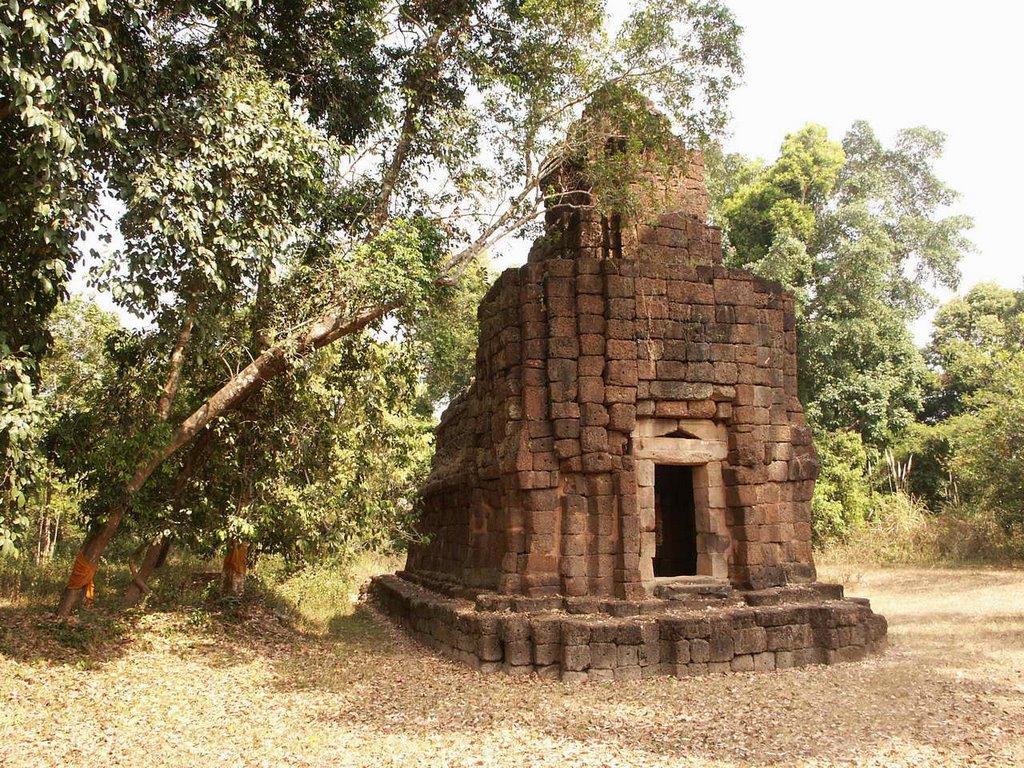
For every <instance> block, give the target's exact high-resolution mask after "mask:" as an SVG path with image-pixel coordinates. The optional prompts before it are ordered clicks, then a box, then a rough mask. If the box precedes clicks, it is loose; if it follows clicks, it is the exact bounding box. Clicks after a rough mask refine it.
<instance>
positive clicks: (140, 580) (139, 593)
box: [124, 537, 171, 608]
mask: <svg viewBox="0 0 1024 768" xmlns="http://www.w3.org/2000/svg"><path fill="white" fill-rule="evenodd" d="M170 549H171V540H170V539H167V538H163V537H160V538H158V539H156V540H155V541H152V542H150V544H149V546H148V547H146V554H145V556H143V558H142V562H140V563H139V568H138V570H135V569H134V568H132V581H131V583H130V584H129V585H128V589H126V590H125V593H124V607H125V608H131V607H132V606H133V605H135V604H136V603H137V602H139V600H141V599H142V598H143V596H144V595H148V594H149V593H150V592H151V591H152V590H151V589H150V586H149V584H148V583H147V582H148V581H149V577H150V576H151V575H152V573H153V571H155V570H156V569H157V568H159V567H160V566H161V565H163V562H164V560H166V558H167V553H168V552H169V551H170Z"/></svg>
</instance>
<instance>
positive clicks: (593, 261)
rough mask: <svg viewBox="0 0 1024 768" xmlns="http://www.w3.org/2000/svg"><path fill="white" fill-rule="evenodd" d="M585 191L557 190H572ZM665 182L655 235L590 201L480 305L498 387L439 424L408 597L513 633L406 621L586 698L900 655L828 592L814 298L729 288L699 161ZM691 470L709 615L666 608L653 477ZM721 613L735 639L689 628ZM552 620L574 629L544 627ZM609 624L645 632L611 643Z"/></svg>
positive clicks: (481, 391) (748, 278)
mask: <svg viewBox="0 0 1024 768" xmlns="http://www.w3.org/2000/svg"><path fill="white" fill-rule="evenodd" d="M579 172H580V169H578V168H570V167H565V168H561V169H559V170H558V171H556V173H557V174H558V175H559V176H560V177H562V178H560V180H561V181H565V182H567V183H571V182H573V181H574V180H575V179H574V177H572V174H576V173H579ZM565 174H568V176H565ZM652 182H653V183H655V184H656V185H664V187H665V192H666V196H665V199H667V200H668V210H667V212H666V213H664V214H663V215H662V216H660V217H659V218H658V219H657V220H656V221H653V222H643V223H632V222H628V221H624V220H620V219H619V217H602V216H601V215H600V214H599V213H597V209H596V208H593V207H589V206H588V205H586V203H587V200H586V195H585V193H579V195H580V199H578V200H575V201H574V204H573V205H572V206H570V207H565V208H560V207H558V206H554V207H552V208H549V210H548V211H547V212H546V217H545V223H546V227H547V233H546V237H545V238H544V239H542V240H541V241H539V242H538V244H537V245H536V246H535V247H534V249H533V250H531V252H530V257H529V261H528V263H527V264H526V265H524V266H523V267H520V268H518V269H511V270H507V271H506V272H505V273H503V274H502V275H501V276H500V277H499V278H498V279H497V280H496V281H495V283H494V285H493V286H492V287H491V289H490V290H489V291H488V293H487V295H486V296H485V298H484V299H483V301H482V302H481V305H480V308H479V314H478V316H479V323H480V337H479V348H478V351H477V359H476V375H475V378H474V380H473V383H472V384H471V385H470V387H469V388H468V390H467V391H466V392H465V393H464V394H462V395H461V396H459V397H457V398H456V399H455V400H454V401H453V402H452V403H451V405H450V406H449V408H448V409H447V410H446V411H445V413H444V415H443V416H442V418H441V421H440V424H439V425H438V428H437V433H436V441H435V442H436V451H435V456H434V459H433V464H432V469H431V473H430V476H429V477H428V479H427V481H426V482H425V484H424V485H423V487H422V488H421V491H420V496H419V500H418V502H417V511H418V513H419V529H420V532H421V533H422V534H424V535H423V536H422V537H420V538H418V539H417V541H416V542H414V543H413V544H411V545H410V548H409V555H408V561H407V565H406V570H405V571H404V572H403V579H402V580H401V581H402V583H409V584H413V583H414V584H415V585H419V586H421V587H423V588H424V589H427V590H428V594H429V595H441V596H444V597H446V598H451V599H453V600H455V599H461V598H469V597H472V598H475V604H474V608H475V610H476V612H477V613H478V614H480V615H491V616H492V617H493V616H494V615H498V616H499V619H497V620H496V621H495V622H494V623H493V627H491V628H490V631H485V628H484V627H482V626H477V625H469V626H464V625H463V624H459V625H458V626H457V627H454V628H452V627H448V624H446V620H445V619H443V618H442V617H441V614H442V613H444V611H442V610H441V609H440V608H438V607H437V606H435V608H434V613H433V614H431V615H426V614H422V611H421V610H420V607H419V604H418V603H417V606H416V607H413V606H411V605H410V606H404V607H403V608H402V609H401V610H404V611H406V613H408V614H415V616H416V619H415V622H412V623H411V624H410V626H412V627H413V628H414V631H415V632H416V633H418V634H423V633H426V634H427V635H428V636H429V637H430V638H432V642H434V643H436V644H438V645H439V646H450V647H451V648H453V649H454V650H455V651H457V652H458V653H459V654H462V655H461V656H459V658H461V659H462V660H464V661H466V662H467V663H473V664H474V666H475V665H476V664H479V665H480V666H481V668H484V667H485V666H486V665H497V666H499V667H500V668H501V669H505V670H508V671H514V673H515V674H519V673H521V671H522V670H523V669H527V668H535V670H536V672H537V674H539V675H540V674H543V675H545V676H551V675H553V674H554V672H553V671H552V670H553V669H558V670H559V674H560V675H561V676H562V677H563V679H566V676H567V675H569V676H572V677H574V678H575V677H578V678H580V679H582V678H588V679H589V678H590V677H594V678H595V679H596V678H600V677H608V676H613V677H614V676H615V675H618V678H617V679H633V676H634V675H636V674H638V673H637V672H636V671H635V670H641V672H640V673H639V674H641V675H645V674H652V673H651V672H647V671H646V670H648V669H651V668H654V667H658V668H659V669H660V668H662V667H665V666H666V665H667V667H668V668H671V672H670V673H672V674H704V673H711V672H721V671H728V670H730V669H732V668H734V667H735V668H737V669H748V668H750V669H770V668H783V669H784V668H787V667H789V666H799V665H800V664H806V663H824V662H829V661H835V660H845V659H852V658H854V657H857V656H858V655H859V654H860V655H862V654H863V653H866V652H867V650H864V649H868V650H870V649H872V648H874V647H877V646H878V645H880V644H881V643H882V642H884V637H885V633H886V625H885V621H884V619H883V618H881V617H878V616H875V615H874V614H872V613H871V612H870V610H869V609H868V608H867V607H866V606H861V605H859V604H857V603H855V602H853V601H848V600H843V599H842V594H841V592H835V591H833V592H831V593H830V592H828V590H827V589H824V588H816V589H817V590H818V591H815V589H812V588H810V587H809V586H805V585H811V584H813V583H814V580H815V578H816V574H815V569H814V562H813V558H812V554H811V546H810V541H811V525H810V521H811V516H810V501H811V497H812V494H813V490H814V482H815V479H816V478H817V474H818V461H817V456H816V454H815V451H814V447H813V443H812V441H811V435H810V430H809V429H808V428H807V424H806V420H805V418H804V414H803V409H802V407H801V405H800V403H799V400H798V398H797V388H796V383H797V382H796V370H797V367H796V356H795V350H796V335H795V319H794V302H793V299H792V297H791V296H788V295H786V294H784V293H782V292H781V289H780V288H779V287H778V286H777V285H775V284H772V283H768V282H765V281H763V280H760V279H759V278H756V277H754V276H752V275H750V274H748V273H746V272H743V271H741V270H736V269H729V268H726V267H723V266H722V265H721V235H720V233H719V232H718V231H717V230H715V229H714V228H712V227H709V226H707V225H706V224H705V221H706V214H707V194H706V191H705V189H704V183H703V161H702V158H701V156H700V154H699V153H691V154H690V162H689V164H688V166H687V167H685V168H683V169H680V170H679V171H678V172H675V173H671V174H670V175H669V177H668V178H660V179H658V178H652ZM673 463H682V464H688V465H690V466H692V467H694V469H693V470H692V473H691V479H692V483H693V494H694V513H693V514H694V526H695V528H696V537H695V538H696V548H697V558H696V562H697V565H696V573H695V574H693V575H700V576H708V577H713V579H714V580H715V582H714V585H713V587H709V588H708V589H707V590H705V591H703V592H702V591H701V590H699V589H698V590H696V591H694V590H691V589H687V588H673V589H668V588H667V587H664V585H662V586H663V587H664V588H663V589H661V590H660V592H659V591H658V586H659V585H658V582H657V579H656V578H655V575H654V574H655V570H654V565H653V561H654V558H655V557H656V553H657V551H658V547H659V544H658V541H659V538H658V537H659V531H662V529H661V528H660V527H659V526H661V523H660V522H659V516H658V513H657V504H658V503H659V502H658V498H659V493H661V491H659V490H658V489H657V488H655V480H654V468H655V465H657V464H673ZM388 589H390V587H388ZM670 593H671V594H672V596H673V597H674V598H675V599H674V600H673V601H662V600H657V599H655V597H656V595H669V594H670ZM712 595H716V597H715V598H714V599H716V600H718V601H719V602H718V604H716V606H715V611H724V612H730V611H731V613H728V621H725V622H724V623H723V622H721V621H719V619H718V618H711V619H709V618H708V616H703V617H698V616H695V615H689V614H687V613H686V611H681V608H684V607H685V604H686V603H687V601H689V600H691V599H695V600H698V601H700V600H705V601H706V600H707V599H710V598H711V596H712ZM420 599H426V598H425V597H423V598H420ZM573 601H575V602H573ZM742 601H746V603H748V604H749V607H748V606H747V605H742V606H741V605H738V604H737V603H738V602H742ZM392 602H393V601H392ZM399 602H401V601H399ZM671 603H674V605H672V604H671ZM793 604H799V605H802V606H814V608H813V610H812V609H811V608H807V609H806V610H804V612H803V614H801V615H796V614H795V613H794V612H793V610H794V609H793V607H792V605H793ZM390 606H391V602H386V607H388V609H389V611H390V610H391V607H390ZM666 606H667V607H666ZM705 607H706V603H705ZM741 608H742V610H740V609H741ZM445 610H447V609H445ZM451 610H455V608H451ZM460 610H461V609H460ZM439 611H440V613H438V612H439ZM495 611H497V612H500V611H508V612H509V613H508V615H505V614H503V613H499V614H494V613H492V612H495ZM551 611H565V613H559V614H558V616H559V617H560V618H558V619H557V621H556V620H554V619H551V617H550V616H549V617H548V618H549V620H548V621H547V623H545V624H538V623H536V622H537V621H538V620H539V619H537V618H535V617H536V616H538V615H540V614H543V613H546V612H551ZM744 611H745V612H744ZM568 614H571V617H570V618H569V619H566V618H565V617H566V616H567V615H568ZM595 615H600V616H603V617H605V619H607V617H608V616H613V617H618V618H621V619H624V620H625V621H626V623H625V625H624V626H623V627H621V628H616V629H615V630H614V631H612V630H606V629H604V628H602V627H603V625H602V624H601V622H600V621H597V620H591V619H590V618H588V617H592V616H595ZM723 615H724V614H723ZM577 616H578V618H576V617H577ZM651 616H656V617H657V621H656V622H655V623H654V624H653V625H651V627H653V628H652V629H651V628H649V629H648V630H647V632H648V635H649V636H641V634H640V633H641V625H642V622H643V621H646V620H647V619H648V617H651ZM527 617H529V618H527ZM719 618H720V617H719ZM431 627H432V628H433V629H431ZM606 632H611V635H610V636H607V637H606V636H605V634H602V633H606ZM651 632H653V635H650V633H651ZM623 649H626V650H623ZM851 649H852V650H851ZM499 653H500V656H499ZM830 654H831V655H830ZM471 657H472V659H475V660H476V661H475V662H474V661H472V660H471ZM487 669H488V670H490V669H491V667H489V666H488V667H487ZM541 670H543V672H542V671H541ZM613 670H614V672H613ZM620 670H621V671H620Z"/></svg>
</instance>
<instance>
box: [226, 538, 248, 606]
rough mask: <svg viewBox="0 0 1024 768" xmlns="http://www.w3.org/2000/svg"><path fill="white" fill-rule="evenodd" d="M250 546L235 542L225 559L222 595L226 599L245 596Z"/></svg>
mask: <svg viewBox="0 0 1024 768" xmlns="http://www.w3.org/2000/svg"><path fill="white" fill-rule="evenodd" d="M248 560H249V545H248V544H244V543H241V542H233V543H232V544H231V546H230V547H229V548H228V553H227V555H226V556H225V557H224V565H223V567H222V569H221V582H220V589H221V593H222V594H223V595H224V596H225V597H241V596H242V595H243V594H245V574H246V572H247V571H248V570H249V565H248Z"/></svg>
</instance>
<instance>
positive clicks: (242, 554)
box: [224, 544, 249, 574]
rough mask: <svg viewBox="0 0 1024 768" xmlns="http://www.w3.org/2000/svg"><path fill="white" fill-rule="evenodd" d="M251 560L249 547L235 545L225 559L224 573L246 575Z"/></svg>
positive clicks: (246, 545)
mask: <svg viewBox="0 0 1024 768" xmlns="http://www.w3.org/2000/svg"><path fill="white" fill-rule="evenodd" d="M248 560H249V545H248V544H235V545H234V546H233V547H231V549H229V550H228V553H227V555H225V557H224V573H238V574H244V573H245V569H246V566H247V565H248Z"/></svg>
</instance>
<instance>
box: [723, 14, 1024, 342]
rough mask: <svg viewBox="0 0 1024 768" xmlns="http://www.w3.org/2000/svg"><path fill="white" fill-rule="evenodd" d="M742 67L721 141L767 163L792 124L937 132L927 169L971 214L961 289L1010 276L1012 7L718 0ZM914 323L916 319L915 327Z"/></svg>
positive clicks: (1023, 28) (1016, 57)
mask: <svg viewBox="0 0 1024 768" xmlns="http://www.w3.org/2000/svg"><path fill="white" fill-rule="evenodd" d="M727 2H728V5H729V6H730V7H731V8H732V9H733V12H734V13H735V15H736V18H737V19H738V21H739V23H740V24H741V25H742V26H743V27H744V30H745V32H744V35H743V38H742V48H743V60H744V67H745V70H746V75H745V77H744V84H743V86H742V87H741V88H740V89H739V90H738V91H737V92H736V93H735V95H734V96H733V98H732V102H731V106H732V115H733V119H732V123H731V128H730V135H729V136H728V137H727V139H726V141H725V145H726V148H727V149H728V150H731V151H736V152H742V153H744V154H749V155H756V156H761V157H764V158H765V159H768V160H771V159H772V158H774V157H775V155H776V153H777V151H778V147H779V144H780V143H781V140H782V137H783V136H784V135H785V134H786V133H787V132H790V131H794V130H797V129H799V128H800V127H801V126H803V125H804V124H805V123H808V122H816V123H821V124H823V125H825V126H827V127H828V129H829V133H830V134H831V135H832V136H833V137H834V138H837V139H838V138H841V137H842V135H843V133H845V131H846V129H847V128H848V127H849V126H850V123H851V122H853V121H854V120H858V119H864V120H867V121H868V122H869V123H870V124H871V125H872V126H873V127H874V129H875V131H876V132H877V133H878V134H879V136H880V137H881V138H882V139H883V141H888V140H889V139H891V137H892V135H893V134H894V133H895V132H896V131H898V130H899V129H901V128H906V127H910V126H915V125H925V126H928V127H929V128H934V129H937V130H940V131H943V132H944V133H945V134H946V136H947V143H946V151H945V155H944V157H943V158H942V160H941V162H940V164H939V166H938V169H939V175H940V177H941V178H942V179H943V180H944V181H946V183H947V184H949V185H950V186H951V187H953V188H954V189H956V190H958V191H959V192H960V193H961V198H960V200H959V201H958V203H957V205H956V206H955V208H954V212H956V213H965V214H967V215H969V216H972V217H973V218H974V223H975V226H974V229H973V230H972V231H971V233H970V237H971V239H972V240H973V241H974V243H975V245H976V247H977V252H976V253H973V254H970V255H968V256H967V258H965V259H964V261H963V263H962V264H961V271H962V273H963V279H962V281H961V290H964V289H966V288H970V287H971V286H972V285H974V284H975V283H978V282H980V281H983V280H995V281H997V282H999V283H1001V284H1003V285H1005V286H1007V287H1010V288H1014V289H1020V288H1022V287H1024V248H1022V247H1021V244H1020V242H1021V240H1020V238H1021V234H1020V231H1021V221H1022V219H1024V212H1022V201H1021V197H1020V194H1019V193H1018V192H1017V190H1018V189H1019V188H1020V186H1021V184H1022V181H1024V151H1022V148H1021V144H1022V134H1021V130H1020V129H1021V97H1020V88H1021V86H1020V81H1021V77H1022V76H1024V42H1022V40H1021V34H1022V32H1024V5H1022V4H1020V3H1016V2H999V1H997V0H978V1H977V2H973V3H962V2H956V3H954V2H946V1H945V0H932V1H931V2H922V1H918V0H860V1H859V2H849V1H847V2H838V1H835V0H770V1H769V0H727ZM925 331H926V329H925V328H924V327H920V328H918V329H917V335H918V338H919V339H921V340H923V339H922V338H921V337H922V336H923V335H924V333H925Z"/></svg>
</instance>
